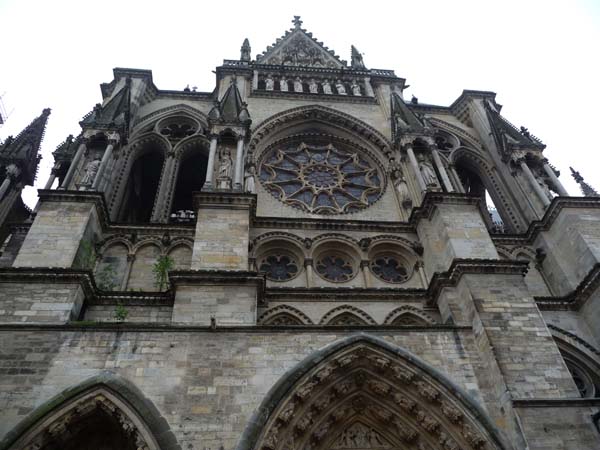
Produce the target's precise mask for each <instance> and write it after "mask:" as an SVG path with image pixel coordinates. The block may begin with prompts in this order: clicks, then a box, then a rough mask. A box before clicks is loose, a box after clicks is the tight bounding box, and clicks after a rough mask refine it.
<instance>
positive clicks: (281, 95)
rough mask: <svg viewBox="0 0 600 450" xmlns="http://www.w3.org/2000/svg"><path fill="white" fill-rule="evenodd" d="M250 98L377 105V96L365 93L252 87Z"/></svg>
mask: <svg viewBox="0 0 600 450" xmlns="http://www.w3.org/2000/svg"><path fill="white" fill-rule="evenodd" d="M249 97H250V98H252V97H258V98H270V99H277V100H278V99H286V100H287V99H290V98H291V99H294V100H309V101H322V102H323V103H330V102H332V101H333V102H339V103H363V104H364V103H366V104H371V105H377V104H378V103H379V102H378V101H377V97H368V96H366V95H361V96H358V95H351V94H348V95H340V94H322V93H318V94H311V93H310V92H293V91H283V92H282V91H275V90H273V91H267V90H263V89H254V90H253V91H252V93H251V94H250V95H249Z"/></svg>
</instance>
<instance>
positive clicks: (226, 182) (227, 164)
mask: <svg viewBox="0 0 600 450" xmlns="http://www.w3.org/2000/svg"><path fill="white" fill-rule="evenodd" d="M232 168H233V160H232V159H231V154H230V153H229V150H223V152H222V153H221V158H220V163H219V176H218V177H217V180H218V181H219V187H220V188H221V189H227V188H228V187H230V183H231V171H232Z"/></svg>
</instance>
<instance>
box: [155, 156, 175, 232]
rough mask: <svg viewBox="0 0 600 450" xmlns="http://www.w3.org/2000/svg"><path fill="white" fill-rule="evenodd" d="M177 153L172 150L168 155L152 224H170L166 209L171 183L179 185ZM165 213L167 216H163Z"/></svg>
mask: <svg viewBox="0 0 600 450" xmlns="http://www.w3.org/2000/svg"><path fill="white" fill-rule="evenodd" d="M174 168H175V152H173V151H172V150H171V151H170V152H169V153H168V154H167V159H166V160H165V162H164V164H163V170H162V174H161V177H160V184H159V186H158V192H157V194H156V196H157V198H156V201H155V202H154V210H153V211H152V218H151V219H150V220H151V222H165V221H166V222H168V221H169V211H168V210H167V208H166V206H167V205H166V204H165V203H166V202H168V201H169V198H168V195H169V191H170V188H171V183H175V184H176V183H177V180H176V179H175V173H174ZM163 213H165V214H163Z"/></svg>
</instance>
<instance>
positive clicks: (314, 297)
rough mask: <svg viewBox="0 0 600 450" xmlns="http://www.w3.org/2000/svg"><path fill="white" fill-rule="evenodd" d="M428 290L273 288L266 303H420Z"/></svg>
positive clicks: (268, 292) (267, 294)
mask: <svg viewBox="0 0 600 450" xmlns="http://www.w3.org/2000/svg"><path fill="white" fill-rule="evenodd" d="M427 298H428V295H427V290H426V289H420V288H348V287H339V288H335V287H317V288H277V287H275V288H273V287H269V288H267V290H266V293H265V300H266V301H286V300H290V301H292V300H293V301H296V300H301V299H304V300H305V301H306V302H317V301H319V302H320V301H340V300H343V301H344V302H346V303H353V302H358V301H360V302H362V301H365V300H369V301H398V300H412V301H419V300H424V299H427Z"/></svg>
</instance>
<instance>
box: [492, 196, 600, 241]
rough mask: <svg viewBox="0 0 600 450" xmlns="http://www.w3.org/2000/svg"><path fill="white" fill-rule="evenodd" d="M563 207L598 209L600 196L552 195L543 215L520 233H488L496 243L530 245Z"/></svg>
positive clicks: (552, 221) (547, 228) (551, 222)
mask: <svg viewBox="0 0 600 450" xmlns="http://www.w3.org/2000/svg"><path fill="white" fill-rule="evenodd" d="M565 208H587V209H600V198H596V197H554V199H553V200H552V202H551V203H550V205H549V206H548V208H547V209H546V212H545V214H544V217H542V219H540V220H534V221H533V222H531V223H530V224H529V228H528V229H527V231H526V232H525V233H522V234H490V236H491V238H492V241H493V242H494V244H496V245H531V244H532V243H533V241H534V240H535V238H537V236H538V235H539V233H541V232H542V231H548V230H549V229H550V228H551V227H552V225H553V224H554V221H555V220H556V219H557V218H558V216H559V214H560V212H561V211H562V210H563V209H565Z"/></svg>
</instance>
